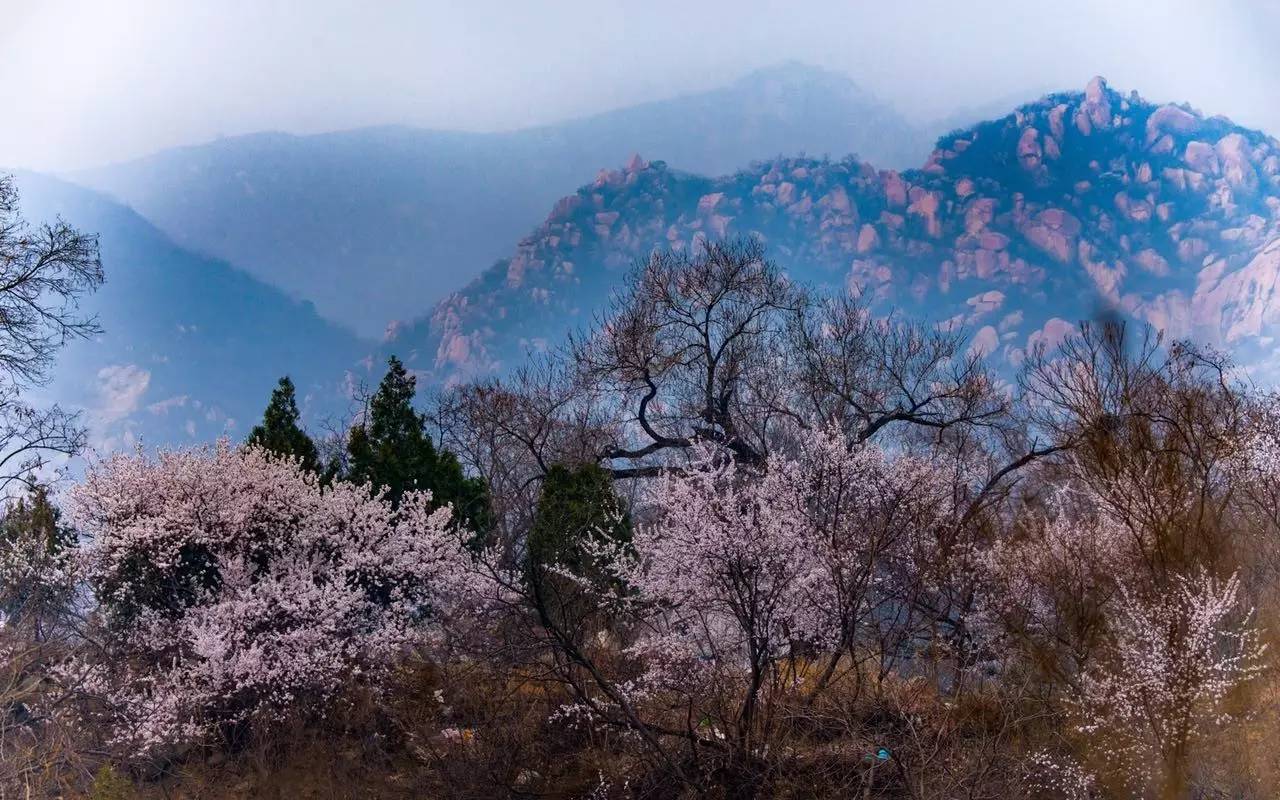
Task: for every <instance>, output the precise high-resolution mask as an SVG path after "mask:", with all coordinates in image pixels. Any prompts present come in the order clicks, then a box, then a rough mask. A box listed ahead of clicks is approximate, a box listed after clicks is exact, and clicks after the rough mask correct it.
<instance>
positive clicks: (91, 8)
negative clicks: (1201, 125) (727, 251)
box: [0, 0, 1280, 170]
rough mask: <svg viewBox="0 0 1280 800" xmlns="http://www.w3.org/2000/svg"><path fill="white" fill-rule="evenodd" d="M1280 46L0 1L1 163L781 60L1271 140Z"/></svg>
mask: <svg viewBox="0 0 1280 800" xmlns="http://www.w3.org/2000/svg"><path fill="white" fill-rule="evenodd" d="M371 9H372V10H371ZM1278 39H1280V5H1277V4H1275V3H1272V2H1270V0H1249V1H1247V0H1222V1H1221V2H1209V1H1208V0H1205V1H1204V2H1199V3H1193V2H1190V0H1169V2H1165V3H1162V4H1153V3H1148V2H1145V1H1144V0H1076V1H1074V2H1072V1H1069V0H1056V2H1052V3H1049V4H1043V3H1036V2H1027V0H1013V1H1012V2H980V0H975V2H967V3H958V2H955V1H954V0H913V1H912V2H888V3H870V2H834V0H823V1H822V2H803V1H802V0H785V1H782V0H779V1H778V2H769V1H767V0H698V2H690V1H689V0H562V1H561V2H535V1H534V0H527V1H524V0H521V1H517V0H467V2H465V3H463V2H413V3H411V2H402V1H401V0H379V2H375V3H369V2H352V1H351V0H297V2H283V0H183V1H182V2H171V1H170V0H110V2H102V1H101V0H0V75H3V76H4V77H3V81H0V165H4V166H8V167H30V168H37V169H48V170H69V169H75V168H79V167H84V166H90V165H95V164H99V163H103V162H106V161H111V160H119V159H123V158H129V157H134V156H138V155H143V154H146V153H149V152H152V151H154V150H157V149H161V148H164V147H171V146H175V145H181V144H192V143H197V142H202V141H207V140H209V139H212V138H215V137H217V136H220V135H233V134H239V133H248V132H253V131H259V130H285V131H290V132H297V133H307V132H318V131H324V130H334V129H340V128H351V127H358V126H362V125H372V124H383V123H407V124H413V125H421V126H430V127H440V128H459V129H473V130H485V129H499V128H514V127H521V126H526V125H530V124H537V123H543V122H551V121H555V120H557V119H562V118H565V117H570V116H580V115H583V114H589V113H592V112H596V111H602V110H606V109H609V108H614V107H618V106H623V105H630V104H632V103H636V102H641V101H645V100H652V99H657V98H661V97H666V96H670V95H673V94H678V93H680V92H685V91H692V90H698V89H704V88H709V87H711V86H715V85H719V84H723V83H727V82H729V81H731V80H733V79H734V78H736V77H739V76H740V75H742V74H743V73H746V72H748V71H750V70H752V69H754V68H757V67H760V66H765V65H769V64H773V63H777V62H779V61H784V60H789V59H797V60H800V61H805V62H808V63H811V64H815V65H818V66H823V67H827V68H829V69H834V70H838V71H841V72H844V73H846V74H848V75H850V76H851V77H852V78H853V79H854V80H855V81H857V82H858V83H860V84H861V85H862V86H863V87H865V88H867V89H869V90H870V91H872V92H873V93H875V94H877V95H879V96H881V97H883V98H886V99H888V100H890V101H891V102H893V103H894V104H895V105H897V106H898V107H899V108H900V109H901V110H902V111H903V112H905V113H906V114H908V116H911V117H914V118H917V119H928V118H937V117H943V116H947V115H949V114H950V113H952V112H954V111H955V110H957V109H959V108H961V107H964V106H985V105H987V104H989V103H990V102H992V101H1006V100H1007V101H1009V105H1012V103H1013V99H1014V98H1015V97H1017V98H1019V99H1031V97H1032V96H1033V95H1035V94H1038V93H1039V92H1041V91H1042V90H1044V89H1052V88H1079V87H1083V86H1084V84H1085V82H1086V81H1087V80H1088V78H1089V77H1090V76H1092V75H1094V74H1102V75H1105V76H1107V78H1108V80H1109V81H1110V82H1111V84H1112V86H1114V87H1116V88H1119V89H1122V90H1128V89H1137V90H1138V91H1139V92H1140V93H1142V94H1143V95H1144V96H1146V97H1148V98H1149V99H1152V100H1157V101H1163V100H1186V101H1189V102H1191V103H1192V104H1193V105H1195V106H1197V107H1198V108H1201V109H1202V110H1204V111H1206V112H1208V113H1222V114H1226V115H1228V116H1230V117H1232V118H1233V119H1235V120H1236V121H1237V122H1240V123H1242V124H1246V125H1251V126H1255V127H1262V128H1264V129H1266V130H1268V131H1269V132H1271V133H1273V134H1280V100H1278V98H1280V49H1277V48H1275V46H1274V42H1275V41H1277V40H1278Z"/></svg>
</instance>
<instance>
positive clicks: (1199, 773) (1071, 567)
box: [0, 181, 1280, 800]
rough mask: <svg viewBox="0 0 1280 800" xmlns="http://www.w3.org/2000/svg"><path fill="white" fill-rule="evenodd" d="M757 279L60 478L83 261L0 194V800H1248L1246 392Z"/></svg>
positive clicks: (1261, 699)
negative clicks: (977, 337) (443, 379)
mask: <svg viewBox="0 0 1280 800" xmlns="http://www.w3.org/2000/svg"><path fill="white" fill-rule="evenodd" d="M785 266H786V265H785V264H779V263H775V261H774V260H773V258H772V256H771V254H770V252H769V251H768V250H767V249H766V247H765V245H764V244H762V243H761V242H760V241H758V240H755V239H728V240H723V241H704V242H703V244H702V245H701V246H700V247H695V248H689V249H678V250H668V251H661V252H656V253H654V254H653V255H652V256H651V257H649V258H647V259H644V260H642V261H641V262H639V263H637V264H636V265H635V266H634V267H633V269H632V270H631V272H630V273H629V274H628V276H627V278H626V281H625V283H623V285H622V286H621V287H620V288H619V289H618V291H617V292H615V294H614V297H613V299H612V301H611V304H610V306H609V307H608V308H607V309H605V310H604V311H602V312H601V313H600V314H599V315H598V316H597V317H596V319H595V320H594V322H593V323H592V324H591V325H590V326H587V327H585V328H584V329H583V330H580V331H578V332H576V333H574V334H572V335H571V336H569V337H568V338H567V339H566V340H565V341H564V342H562V343H558V344H555V345H554V346H551V347H549V348H547V349H546V350H545V351H543V352H537V353H532V354H530V356H529V357H528V360H527V361H526V362H525V363H523V364H521V365H519V366H517V367H516V368H515V369H513V370H511V371H509V372H508V373H507V374H505V375H503V376H502V377H500V378H487V379H483V380H479V381H475V382H469V383H466V382H463V383H455V384H453V385H448V386H424V387H422V390H421V391H419V387H418V385H417V376H416V375H415V373H414V372H413V371H412V370H411V369H409V368H408V367H406V365H405V364H404V363H402V362H401V361H399V360H397V359H395V358H392V359H390V361H389V362H388V365H387V371H386V374H385V377H384V378H383V379H382V380H381V382H380V383H379V384H378V385H377V386H376V387H371V389H370V390H369V391H367V392H366V391H357V392H355V395H354V398H353V399H354V401H355V402H354V404H353V408H354V411H353V413H352V415H351V417H350V418H349V419H345V420H341V421H339V422H338V423H337V424H335V425H334V426H333V429H332V430H329V431H316V430H313V431H307V430H304V428H303V426H302V425H301V421H300V420H301V416H300V413H299V409H298V398H297V397H296V396H295V394H296V393H295V388H294V386H293V384H292V383H291V382H290V381H289V379H288V378H287V377H285V378H282V379H281V381H280V384H279V386H278V388H277V389H276V391H275V392H274V393H273V394H272V396H271V397H270V398H269V400H268V401H267V406H266V410H265V412H264V414H263V418H262V420H261V422H260V423H259V424H258V425H257V427H255V428H254V429H253V430H252V432H251V433H250V434H249V435H248V437H247V438H245V439H243V440H235V441H233V440H229V439H223V440H221V441H219V442H217V443H216V444H210V445H205V446H194V447H190V448H185V449H171V450H160V451H156V450H154V449H148V448H146V447H143V446H140V447H138V448H136V449H134V450H125V451H122V452H115V453H106V454H93V453H87V452H86V445H87V440H86V436H85V433H84V429H83V427H82V420H80V419H78V418H77V417H76V416H75V415H74V414H72V413H69V412H67V411H65V410H63V409H60V408H58V407H52V408H42V407H39V406H38V405H35V404H33V403H32V402H31V401H30V399H29V398H31V397H32V395H33V389H34V388H36V387H38V386H40V385H41V382H42V380H43V379H44V378H45V377H46V376H47V375H48V372H49V370H50V368H51V366H52V364H53V363H54V360H55V358H56V356H57V353H58V351H59V350H60V349H61V348H62V346H63V345H65V344H66V343H67V342H69V341H72V340H74V339H79V338H85V337H91V336H93V335H94V334H95V332H96V325H95V322H94V320H93V319H92V318H91V317H89V316H86V315H85V314H83V313H82V312H81V311H80V301H81V299H82V298H83V297H85V296H86V295H87V294H88V293H90V292H92V291H93V290H94V289H95V288H96V287H97V286H98V285H99V284H101V283H102V281H103V279H104V274H103V268H102V263H101V259H100V256H99V253H98V250H97V244H96V241H95V239H94V237H92V236H90V235H86V234H83V233H81V232H79V231H78V230H76V229H75V228H73V227H71V226H69V225H67V224H66V223H63V222H54V223H49V224H37V223H34V222H30V221H27V220H25V219H24V218H23V217H22V215H21V213H20V210H19V206H18V198H17V196H16V193H15V192H14V190H13V188H12V185H11V184H10V183H8V182H6V181H0V442H2V445H3V446H2V448H0V469H2V470H3V473H4V479H3V480H4V484H5V486H6V490H7V493H8V495H9V496H10V498H11V499H10V500H9V502H8V505H7V508H6V511H5V514H4V517H3V521H2V523H0V798H4V800H8V798H37V797H91V798H95V799H96V800H116V799H117V798H134V797H137V798H224V797H227V798H230V797H237V798H241V797H242V798H250V797H279V798H300V797H314V798H329V797H362V798H370V797H373V798H384V797H385V798H410V797H413V798H421V797H429V798H435V797H439V798H495V797H511V798H533V797H543V798H601V799H602V800H603V799H604V798H668V797H673V798H683V797H690V798H693V797H700V798H701V797H707V798H769V797H778V798H809V797H854V798H895V799H897V798H904V799H905V798H910V799H911V800H932V799H934V798H936V799H937V800H943V799H944V798H948V799H949V798H974V799H975V800H976V799H977V798H1028V800H1031V799H1033V798H1079V799H1081V800H1084V799H1085V798H1132V797H1137V798H1152V799H1158V800H1172V799H1173V798H1187V797H1197V798H1226V797H1233V798H1266V797H1270V796H1272V792H1271V788H1270V787H1274V786H1276V785H1280V751H1277V749H1276V748H1275V747H1274V741H1275V735H1276V734H1277V733H1278V732H1280V719H1278V718H1277V711H1276V703H1275V698H1276V692H1277V689H1280V673H1277V666H1278V665H1277V662H1276V659H1275V648H1274V647H1272V644H1273V642H1274V641H1275V640H1276V637H1277V633H1278V632H1280V630H1278V628H1277V625H1278V624H1280V616H1278V612H1280V572H1278V569H1280V510H1278V509H1280V506H1278V503H1277V501H1278V500H1280V397H1277V396H1276V395H1275V394H1274V393H1272V392H1271V391H1269V390H1268V389H1267V388H1266V387H1259V386H1256V385H1254V384H1253V383H1252V382H1251V381H1250V380H1249V379H1248V377H1247V376H1246V375H1245V374H1244V373H1243V372H1241V371H1240V370H1238V369H1236V368H1235V367H1234V366H1233V364H1232V363H1231V360H1230V357H1229V355H1228V354H1226V353H1222V352H1218V351H1216V350H1214V349H1212V348H1210V347H1207V346H1204V345H1201V344H1197V343H1193V342H1187V341H1170V340H1167V339H1166V338H1165V337H1164V336H1162V335H1161V334H1160V333H1158V332H1156V331H1154V330H1151V329H1145V328H1141V327H1139V326H1137V325H1135V324H1133V323H1125V322H1122V321H1119V320H1117V319H1109V318H1105V317H1103V318H1098V319H1094V320H1083V321H1079V324H1078V325H1076V326H1075V327H1074V328H1073V329H1072V331H1071V332H1070V333H1068V334H1067V335H1066V336H1065V337H1064V338H1062V339H1061V340H1060V341H1052V342H1050V341H1042V342H1041V343H1040V344H1039V346H1038V347H1037V348H1034V349H1032V350H1030V351H1029V352H1027V353H1026V355H1025V358H1024V360H1023V361H1022V363H1021V365H1020V366H1019V367H1018V368H1017V370H1016V372H1013V373H1011V372H1009V371H1008V370H1007V369H1005V368H1003V367H1002V368H1000V369H997V368H995V367H993V366H992V365H991V364H989V363H988V362H987V359H986V357H985V354H984V352H983V349H982V348H980V347H974V346H973V343H972V342H971V340H970V339H969V337H968V336H967V335H966V331H965V330H963V329H958V328H954V327H951V326H946V325H943V326H939V325H937V324H935V323H934V322H933V321H930V320H917V319H908V318H904V317H902V316H899V315H896V314H892V313H887V314H886V313H884V311H883V309H880V308H878V307H876V306H875V305H874V302H873V300H874V298H870V297H859V296H858V295H857V293H852V294H840V295H838V296H833V295H830V294H824V293H821V292H818V291H816V290H814V289H812V288H810V287H807V286H805V285H801V284H798V283H794V282H792V281H791V280H789V279H788V278H787V274H786V269H785ZM81 454H84V455H85V462H86V463H87V466H85V467H83V468H82V469H80V470H79V471H76V470H74V469H72V470H62V471H58V470H56V469H55V467H57V466H59V465H64V464H74V463H76V462H72V461H68V460H67V459H69V458H70V457H73V456H79V455H81Z"/></svg>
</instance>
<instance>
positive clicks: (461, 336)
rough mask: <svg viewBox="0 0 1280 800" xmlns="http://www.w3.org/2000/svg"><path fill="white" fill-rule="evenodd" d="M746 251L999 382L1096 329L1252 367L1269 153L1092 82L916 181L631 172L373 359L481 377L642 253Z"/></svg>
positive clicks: (579, 313)
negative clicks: (948, 349)
mask: <svg viewBox="0 0 1280 800" xmlns="http://www.w3.org/2000/svg"><path fill="white" fill-rule="evenodd" d="M736 234H752V235H757V236H760V237H761V238H763V239H764V240H765V242H766V243H767V244H768V248H769V254H770V255H771V256H772V257H773V258H774V259H775V260H776V261H777V262H778V263H779V265H780V266H782V267H783V268H784V269H786V270H787V271H788V272H789V273H790V274H791V276H792V277H793V278H795V279H797V280H801V281H804V282H807V283H812V284H816V285H819V286H823V287H826V288H828V289H832V290H836V291H841V290H844V289H845V288H846V287H850V288H853V289H855V290H857V291H862V292H865V293H867V295H868V296H869V297H870V298H872V300H873V301H874V302H875V303H876V305H877V307H878V308H879V309H881V310H886V311H887V310H890V309H903V310H905V311H907V312H908V313H910V314H913V315H918V316H924V317H926V318H929V319H934V320H939V321H940V324H944V325H963V326H965V328H966V329H967V330H968V331H969V332H970V333H971V334H972V336H973V346H974V347H977V348H980V349H981V350H983V351H985V352H989V353H992V354H993V357H994V358H995V359H996V364H997V365H998V366H1007V367H1009V368H1014V367H1016V366H1017V364H1018V363H1020V362H1021V360H1022V358H1023V357H1024V356H1025V353H1026V352H1027V349H1028V348H1029V347H1034V346H1036V345H1037V343H1041V342H1043V343H1047V344H1053V343H1054V342H1056V341H1057V340H1059V339H1060V338H1061V337H1062V336H1063V335H1064V334H1065V333H1066V332H1067V331H1069V330H1070V327H1071V325H1072V324H1073V323H1075V322H1076V321H1077V320H1079V319H1082V318H1088V317H1092V316H1094V315H1096V314H1098V313H1100V312H1104V313H1109V314H1110V313H1118V314H1120V315H1122V316H1125V317H1128V318H1131V319H1137V320H1141V321H1145V322H1150V323H1152V324H1153V325H1155V326H1157V327H1159V328H1161V329H1164V330H1165V331H1166V332H1167V333H1168V335H1169V336H1173V337H1187V336H1190V337H1195V338H1197V339H1199V340H1201V341H1206V342H1210V343H1214V344H1218V345H1222V346H1229V347H1232V348H1236V349H1238V350H1239V351H1240V352H1241V353H1242V354H1244V355H1246V356H1247V357H1248V358H1249V359H1253V360H1255V362H1256V360H1258V359H1261V358H1265V357H1267V356H1269V355H1270V352H1271V348H1270V344H1271V338H1270V337H1271V336H1272V335H1273V331H1274V329H1275V326H1276V323H1278V322H1280V296H1278V295H1277V287H1278V284H1280V244H1277V243H1276V242H1277V239H1278V238H1280V144H1278V143H1277V142H1276V141H1275V140H1274V139H1272V138H1270V137H1268V136H1266V135H1264V134H1262V133H1259V132H1257V131H1252V130H1247V129H1244V128H1240V127H1238V126H1235V125H1233V124H1232V123H1231V122H1230V121H1228V120H1226V119H1223V118H1221V117H1210V118H1206V117H1204V116H1202V115H1200V114H1199V113H1197V112H1194V111H1192V110H1190V109H1188V108H1185V107H1181V106H1176V105H1165V106H1159V107H1157V106H1155V105H1153V104H1151V103H1147V102H1146V101H1144V100H1142V99H1141V98H1139V97H1138V96H1137V95H1136V94H1134V95H1128V96H1122V95H1121V94H1119V93H1118V92H1115V91H1114V90H1112V89H1110V88H1108V87H1107V85H1106V84H1105V82H1103V81H1102V80H1101V79H1096V80H1095V81H1093V82H1091V83H1090V84H1089V86H1088V87H1087V88H1086V89H1085V91H1083V92H1064V93H1059V94H1053V95H1049V96H1047V97H1045V98H1043V99H1041V100H1039V101H1037V102H1034V103H1031V104H1028V105H1024V106H1022V107H1020V108H1018V109H1017V110H1016V111H1014V112H1013V113H1012V114H1009V115H1006V116H1004V117H1003V118H1001V119H997V120H993V121H990V122H985V123H981V124H978V125H975V126H972V127H970V128H967V129H964V130H960V131H957V132H954V133H952V134H949V135H947V136H945V137H943V138H942V139H940V140H939V142H938V146H937V149H936V150H935V151H934V153H933V155H932V156H931V157H930V158H929V159H928V161H927V163H925V165H924V166H923V167H921V168H919V169H913V170H908V171H906V172H903V173H898V172H894V171H885V170H878V169H876V168H875V167H873V166H871V165H870V164H867V163H863V162H859V161H856V160H853V159H844V160H840V161H832V160H819V159H812V158H796V157H786V158H778V159H775V160H772V161H767V162H763V163H760V164H757V165H754V166H753V167H751V168H750V169H746V170H742V171H739V172H736V173H734V174H731V175H727V176H724V177H720V178H704V177H700V176H696V175H689V174H684V173H681V172H679V171H676V170H674V169H672V168H670V167H668V166H667V165H666V164H665V163H663V162H660V161H654V162H652V163H643V162H633V163H632V164H630V165H629V166H628V167H627V168H626V169H624V170H620V171H614V172H607V173H603V174H602V175H601V176H600V177H599V178H598V179H597V180H596V181H595V182H594V183H592V184H589V185H587V186H585V187H583V188H582V189H580V190H579V191H578V192H577V193H575V194H573V195H570V196H568V197H566V198H564V199H562V200H561V201H560V202H558V203H557V204H556V206H555V208H554V210H553V211H552V213H551V214H550V216H549V217H548V218H547V219H546V221H545V222H544V223H543V224H542V225H541V226H540V227H539V228H538V229H537V230H536V231H534V232H533V234H531V235H530V236H528V237H526V238H525V239H524V240H523V241H522V242H521V243H520V245H519V246H518V247H517V248H516V250H515V252H514V253H513V254H512V255H511V256H510V257H509V258H507V259H505V260H503V261H501V262H499V263H498V264H496V265H495V266H494V267H492V268H491V269H490V270H489V271H487V272H486V273H485V274H484V275H483V276H481V277H480V278H479V279H477V280H476V281H475V282H473V283H472V284H471V285H470V286H469V287H467V288H466V289H465V290H463V291H461V292H459V293H456V294H455V295H453V296H452V297H450V298H449V299H448V300H446V301H445V302H443V303H441V304H440V306H438V307H437V309H436V310H435V311H434V313H433V314H432V316H431V317H430V318H429V319H424V320H421V321H419V322H418V323H416V324H415V325H413V326H410V327H406V328H404V329H403V330H400V331H398V333H397V337H396V339H395V341H393V342H391V343H390V344H389V345H388V347H390V348H393V349H397V350H399V351H401V352H408V353H410V354H416V355H417V357H418V359H419V360H420V363H419V367H420V368H423V369H431V370H433V373H434V375H435V376H436V377H437V378H438V379H439V380H441V381H450V380H456V379H459V378H466V377H474V376H477V375H485V374H492V373H495V372H501V371H502V370H504V369H506V368H509V367H510V366H511V365H513V364H515V363H517V362H518V361H519V360H520V359H521V358H522V357H523V356H524V354H525V353H526V351H528V350H531V349H537V348H539V347H542V346H545V345H546V344H547V343H548V342H558V341H560V340H561V339H562V337H563V336H564V334H565V332H566V330H567V329H568V328H571V327H574V326H580V325H583V324H585V323H587V322H588V321H589V319H590V316H591V313H592V312H593V311H594V310H595V309H597V308H599V307H601V306H602V305H603V304H604V302H605V301H606V299H607V297H608V296H609V292H610V290H611V288H612V287H614V286H616V285H618V283H619V281H620V280H621V278H622V275H623V274H624V271H625V270H626V268H627V267H628V266H629V265H631V264H633V263H634V262H635V261H636V260H637V259H642V258H644V257H645V256H646V255H647V254H648V253H650V252H652V251H653V249H654V248H661V247H674V248H688V247H691V246H693V245H694V243H695V242H696V241H697V240H698V239H699V238H701V237H704V236H706V237H713V238H715V237H721V236H729V235H736Z"/></svg>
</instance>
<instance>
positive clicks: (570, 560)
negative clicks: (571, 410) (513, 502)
mask: <svg viewBox="0 0 1280 800" xmlns="http://www.w3.org/2000/svg"><path fill="white" fill-rule="evenodd" d="M587 541H595V542H597V543H605V542H612V543H626V542H630V541H631V520H630V517H629V516H628V515H627V512H626V507H625V505H624V503H623V501H622V498H620V497H618V495H617V494H616V493H615V492H614V490H613V478H612V476H610V474H609V473H608V472H607V471H606V470H604V469H603V468H601V467H600V466H599V465H596V464H583V465H580V466H575V467H569V466H564V465H559V464H557V465H555V466H552V467H551V469H550V470H548V471H547V474H546V476H545V477H544V478H543V482H542V490H541V492H540V494H539V496H538V506H537V509H536V510H535V512H534V518H533V525H532V527H531V528H530V529H529V535H528V538H527V539H526V554H525V579H526V580H527V581H528V582H529V587H530V589H531V590H532V593H533V596H534V599H535V602H536V603H537V605H538V610H539V614H540V615H541V616H542V619H543V623H544V624H546V625H551V626H555V627H557V628H559V629H560V630H561V631H562V632H565V633H566V635H569V634H570V633H572V634H573V635H583V634H585V633H586V632H588V630H589V629H590V628H592V627H593V622H592V621H593V620H595V621H596V622H599V621H600V620H599V619H598V618H599V608H598V607H597V606H598V604H597V603H596V602H595V601H594V600H593V599H592V598H590V597H587V596H585V595H584V593H583V591H582V587H581V585H580V584H579V583H577V582H575V580H573V579H571V578H568V577H566V576H565V575H564V574H563V573H564V572H566V571H567V572H569V573H570V574H572V575H574V576H576V577H577V578H578V579H579V580H584V581H586V582H588V583H589V584H591V585H594V586H596V587H598V588H600V589H605V588H607V584H608V582H609V581H610V580H611V578H610V577H609V576H608V575H606V574H604V573H603V571H602V570H601V569H600V568H599V566H598V565H597V564H596V561H595V558H594V557H593V556H592V554H591V553H590V551H589V550H588V549H586V548H584V547H583V544H584V543H586V542H587Z"/></svg>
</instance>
